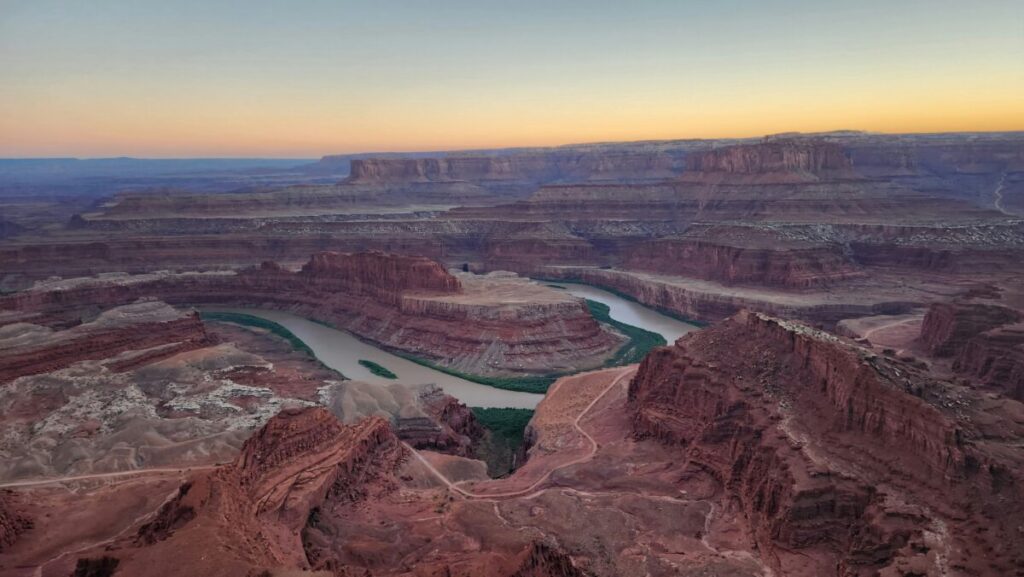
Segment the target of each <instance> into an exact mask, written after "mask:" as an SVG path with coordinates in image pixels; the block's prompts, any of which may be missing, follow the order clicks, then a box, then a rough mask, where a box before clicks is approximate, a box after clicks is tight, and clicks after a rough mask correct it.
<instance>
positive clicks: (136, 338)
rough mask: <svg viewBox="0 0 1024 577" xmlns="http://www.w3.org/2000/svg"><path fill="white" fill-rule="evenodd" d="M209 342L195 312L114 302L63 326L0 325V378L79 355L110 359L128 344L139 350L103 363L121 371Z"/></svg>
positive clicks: (62, 363)
mask: <svg viewBox="0 0 1024 577" xmlns="http://www.w3.org/2000/svg"><path fill="white" fill-rule="evenodd" d="M210 344H212V340H211V338H210V337H209V336H208V335H207V334H206V331H205V329H204V328H203V323H202V321H200V320H199V315H198V314H196V313H195V312H194V311H192V312H183V311H179V310H176V309H174V308H172V307H170V306H168V305H166V304H164V303H162V302H158V301H147V302H138V303H135V304H130V305H124V306H119V307H115V308H112V309H110V310H107V311H105V312H103V313H102V314H100V315H99V316H98V317H97V318H96V319H95V320H93V321H91V322H88V323H84V324H81V325H78V326H75V327H73V328H71V329H68V330H64V331H52V330H50V329H49V328H47V327H43V326H39V325H34V324H29V323H13V324H8V325H4V326H0V349H2V350H3V352H2V353H0V383H2V382H6V381H10V380H13V379H16V378H18V377H21V376H24V375H33V374H39V373H45V372H49V371H54V370H57V369H60V368H63V367H66V366H69V365H72V364H74V363H77V362H79V361H84V360H90V359H111V358H113V357H116V356H117V355H118V354H120V353H123V352H125V351H128V350H133V351H144V352H143V353H142V354H140V355H135V356H132V357H130V358H124V359H115V360H113V361H112V362H110V363H109V364H108V366H109V367H110V368H111V369H113V370H114V371H124V370H128V369H130V368H132V367H134V366H138V365H140V364H145V363H148V362H154V361H156V360H159V359H161V358H166V357H169V356H171V355H175V354H177V353H180V352H183V351H187V350H193V349H197V348H201V347H204V346H207V345H210ZM146 349H149V350H146Z"/></svg>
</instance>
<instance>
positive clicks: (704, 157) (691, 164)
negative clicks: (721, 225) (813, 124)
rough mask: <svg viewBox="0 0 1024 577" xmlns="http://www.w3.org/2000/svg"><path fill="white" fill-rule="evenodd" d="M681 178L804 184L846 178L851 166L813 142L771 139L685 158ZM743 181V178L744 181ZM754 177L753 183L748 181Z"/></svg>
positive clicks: (829, 147)
mask: <svg viewBox="0 0 1024 577" xmlns="http://www.w3.org/2000/svg"><path fill="white" fill-rule="evenodd" d="M686 168H687V173H685V174H684V175H683V178H686V179H693V180H706V179H711V178H722V177H724V178H726V179H730V180H736V179H737V177H741V181H749V182H751V183H768V182H806V181H814V180H819V179H820V178H822V177H836V176H847V177H849V176H850V175H851V174H852V168H853V165H852V163H851V162H850V158H849V156H848V154H847V152H846V151H845V150H844V148H843V147H842V146H841V145H839V144H836V143H834V142H827V141H824V140H813V139H774V140H767V141H765V142H760V143H757V144H739V145H734V146H725V147H722V148H717V149H714V150H710V151H707V152H699V153H695V154H691V155H689V156H688V157H687V158H686ZM744 177H746V178H744ZM749 177H753V179H752V180H748V179H749Z"/></svg>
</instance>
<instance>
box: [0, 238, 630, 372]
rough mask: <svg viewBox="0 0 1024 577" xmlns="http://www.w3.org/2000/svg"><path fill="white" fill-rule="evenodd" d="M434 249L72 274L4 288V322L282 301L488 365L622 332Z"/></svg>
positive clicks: (467, 366) (501, 367) (541, 360)
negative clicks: (234, 267) (435, 257)
mask: <svg viewBox="0 0 1024 577" xmlns="http://www.w3.org/2000/svg"><path fill="white" fill-rule="evenodd" d="M462 278H463V280H459V279H458V278H456V277H455V276H453V275H451V274H449V273H447V272H445V271H444V270H443V269H442V268H441V267H440V265H438V264H437V263H435V262H432V261H430V260H428V259H425V258H420V257H402V256H396V255H385V254H381V253H369V254H335V253H327V254H318V255H315V256H314V257H313V258H312V259H311V260H310V261H309V262H308V263H307V264H306V266H304V267H303V268H302V270H300V271H299V272H296V273H293V272H291V271H288V270H285V269H283V268H281V267H280V266H278V265H276V264H274V263H264V265H262V266H261V267H258V268H252V269H246V270H243V271H240V272H238V273H234V272H227V273H192V274H171V273H154V274H148V275H137V276H119V277H106V278H86V279H77V280H76V279H72V280H69V281H62V282H56V283H54V284H52V285H46V284H44V285H41V286H39V287H37V288H35V289H33V290H28V291H22V292H20V293H16V294H14V295H11V296H8V297H4V298H0V311H9V313H7V315H6V316H5V317H2V318H0V322H3V321H4V318H6V319H7V322H12V321H14V320H21V319H23V318H26V317H32V316H40V315H41V316H43V317H47V316H53V315H58V314H61V312H62V311H63V312H64V313H68V312H74V311H76V310H77V309H78V308H81V307H84V306H100V307H102V308H106V307H110V306H116V305H120V304H124V303H130V302H134V301H135V300H137V299H139V298H142V297H151V296H153V297H157V298H160V299H161V300H164V301H166V302H170V303H172V304H205V305H219V306H232V307H253V308H271V309H279V310H286V311H290V312H293V313H296V314H299V315H302V316H305V317H308V318H311V319H315V320H318V321H322V322H326V323H330V324H332V325H335V326H337V327H339V328H342V329H345V330H348V331H350V332H352V333H354V334H356V335H359V336H360V337H361V338H365V339H368V340H371V341H373V342H375V343H377V344H379V345H381V346H383V347H384V348H387V349H389V350H393V351H397V352H401V353H407V354H413V355H417V356H420V357H423V358H426V359H428V360H431V361H433V362H437V363H440V364H444V365H446V366H449V367H452V368H456V369H459V370H464V371H467V372H471V373H479V374H498V375H515V374H522V373H527V374H529V373H534V374H548V373H550V372H551V371H552V370H569V369H572V368H574V367H579V368H585V367H593V366H599V365H600V364H601V363H603V361H604V360H605V359H606V358H607V357H608V356H609V355H610V354H611V353H612V352H613V351H614V350H615V348H616V347H618V346H619V344H620V343H621V342H622V340H623V338H622V337H621V336H619V335H618V334H616V333H614V332H612V331H610V330H609V329H606V328H605V327H603V326H602V325H600V324H599V323H598V322H597V321H596V320H594V318H593V317H592V316H591V315H590V312H589V310H588V309H587V308H586V305H585V303H584V302H583V301H582V300H580V299H577V298H575V297H572V296H571V295H567V294H563V293H561V292H559V291H555V290H554V289H550V288H548V287H544V286H541V285H538V284H535V283H530V282H529V281H526V280H524V279H516V278H503V277H501V276H487V277H477V276H475V275H464V276H463V277H462Z"/></svg>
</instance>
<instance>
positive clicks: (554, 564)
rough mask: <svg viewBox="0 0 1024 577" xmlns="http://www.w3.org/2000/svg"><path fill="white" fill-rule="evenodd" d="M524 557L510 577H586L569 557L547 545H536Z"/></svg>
mask: <svg viewBox="0 0 1024 577" xmlns="http://www.w3.org/2000/svg"><path fill="white" fill-rule="evenodd" d="M524 557H525V558H524V559H523V561H522V564H521V565H520V566H519V568H518V569H516V571H515V572H514V573H512V574H511V575H510V576H509V577H586V573H585V572H583V570H581V569H579V568H577V567H576V565H575V564H574V563H573V562H572V559H571V558H570V557H569V556H568V555H566V554H565V553H564V552H562V551H559V550H558V549H557V548H555V547H552V546H551V545H547V544H545V543H539V542H538V543H534V544H533V545H532V546H531V547H530V548H529V550H527V551H526V552H525V554H524Z"/></svg>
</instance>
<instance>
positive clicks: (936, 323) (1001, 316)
mask: <svg viewBox="0 0 1024 577" xmlns="http://www.w3.org/2000/svg"><path fill="white" fill-rule="evenodd" d="M1022 318H1024V317H1022V315H1021V314H1020V313H1019V312H1017V311H1015V310H1013V309H1010V308H1007V307H1004V306H1000V305H992V304H982V303H963V302H950V303H934V304H932V306H931V307H929V309H928V314H926V315H925V317H924V324H922V325H921V340H923V341H924V342H925V344H926V345H928V349H929V350H930V351H931V353H932V354H933V355H935V356H938V357H951V356H955V355H957V354H959V353H960V351H962V350H963V348H964V346H966V344H967V341H968V340H969V339H971V338H972V337H974V336H976V335H978V334H981V333H983V332H985V331H987V330H989V329H994V328H996V327H999V326H1002V325H1005V324H1009V323H1015V322H1018V321H1020V320H1021V319H1022Z"/></svg>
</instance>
